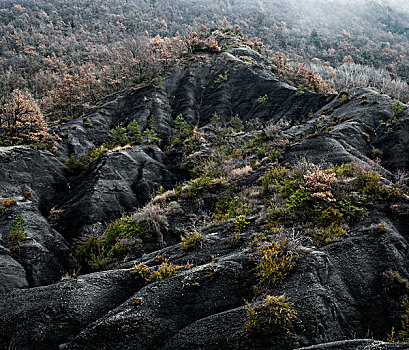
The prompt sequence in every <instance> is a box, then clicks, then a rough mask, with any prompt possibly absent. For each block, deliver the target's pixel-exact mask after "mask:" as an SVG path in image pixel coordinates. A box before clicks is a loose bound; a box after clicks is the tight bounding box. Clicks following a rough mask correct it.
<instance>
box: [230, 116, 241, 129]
mask: <svg viewBox="0 0 409 350" xmlns="http://www.w3.org/2000/svg"><path fill="white" fill-rule="evenodd" d="M230 125H231V127H232V128H233V129H234V130H236V131H242V130H243V129H244V126H243V122H242V120H241V119H240V118H239V117H238V116H237V115H235V116H234V117H233V118H231V120H230Z"/></svg>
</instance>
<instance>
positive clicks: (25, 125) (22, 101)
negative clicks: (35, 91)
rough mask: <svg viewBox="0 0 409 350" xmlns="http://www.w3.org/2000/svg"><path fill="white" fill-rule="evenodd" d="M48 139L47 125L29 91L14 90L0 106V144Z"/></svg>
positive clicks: (44, 140)
mask: <svg viewBox="0 0 409 350" xmlns="http://www.w3.org/2000/svg"><path fill="white" fill-rule="evenodd" d="M48 139H49V134H48V127H47V124H46V122H45V121H44V116H43V113H42V112H41V110H40V107H39V106H38V104H37V102H36V101H35V100H34V99H33V97H32V96H31V94H30V93H27V92H23V91H21V90H19V89H16V90H14V91H13V92H12V93H11V94H10V97H9V99H8V100H7V101H5V103H4V104H3V105H2V106H0V142H1V144H2V145H4V146H9V145H20V144H39V143H44V142H47V140H48Z"/></svg>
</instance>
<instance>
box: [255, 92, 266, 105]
mask: <svg viewBox="0 0 409 350" xmlns="http://www.w3.org/2000/svg"><path fill="white" fill-rule="evenodd" d="M267 101H268V95H267V94H265V95H264V96H261V97H259V98H258V99H257V102H259V103H263V104H266V103H267Z"/></svg>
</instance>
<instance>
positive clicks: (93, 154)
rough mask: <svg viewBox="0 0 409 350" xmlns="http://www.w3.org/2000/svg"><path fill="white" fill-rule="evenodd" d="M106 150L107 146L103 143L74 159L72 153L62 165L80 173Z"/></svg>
mask: <svg viewBox="0 0 409 350" xmlns="http://www.w3.org/2000/svg"><path fill="white" fill-rule="evenodd" d="M106 152H108V148H107V147H106V146H105V145H101V146H99V147H95V148H93V149H92V150H91V151H89V153H88V154H86V155H82V156H81V157H80V158H79V159H76V158H75V157H74V156H73V155H72V156H70V158H68V159H67V160H66V161H65V163H64V165H65V166H67V167H68V168H70V169H71V170H73V171H74V172H76V173H80V172H82V171H85V170H86V169H88V167H89V165H90V164H91V163H92V162H93V161H94V160H96V159H98V158H99V157H101V156H102V155H103V154H104V153H106Z"/></svg>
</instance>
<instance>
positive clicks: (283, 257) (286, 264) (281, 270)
mask: <svg viewBox="0 0 409 350" xmlns="http://www.w3.org/2000/svg"><path fill="white" fill-rule="evenodd" d="M256 259H257V263H256V269H255V271H256V272H255V276H256V278H257V279H258V281H259V285H260V286H263V287H265V288H266V289H267V288H269V287H279V286H280V285H282V284H283V283H284V281H285V279H286V277H287V276H288V274H289V273H290V271H291V270H292V269H293V267H294V264H293V261H292V260H293V259H292V254H291V251H290V248H289V246H288V241H287V240H286V239H285V240H282V241H277V242H272V243H269V244H268V245H266V246H263V247H261V248H260V249H259V252H258V253H257V257H256Z"/></svg>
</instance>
